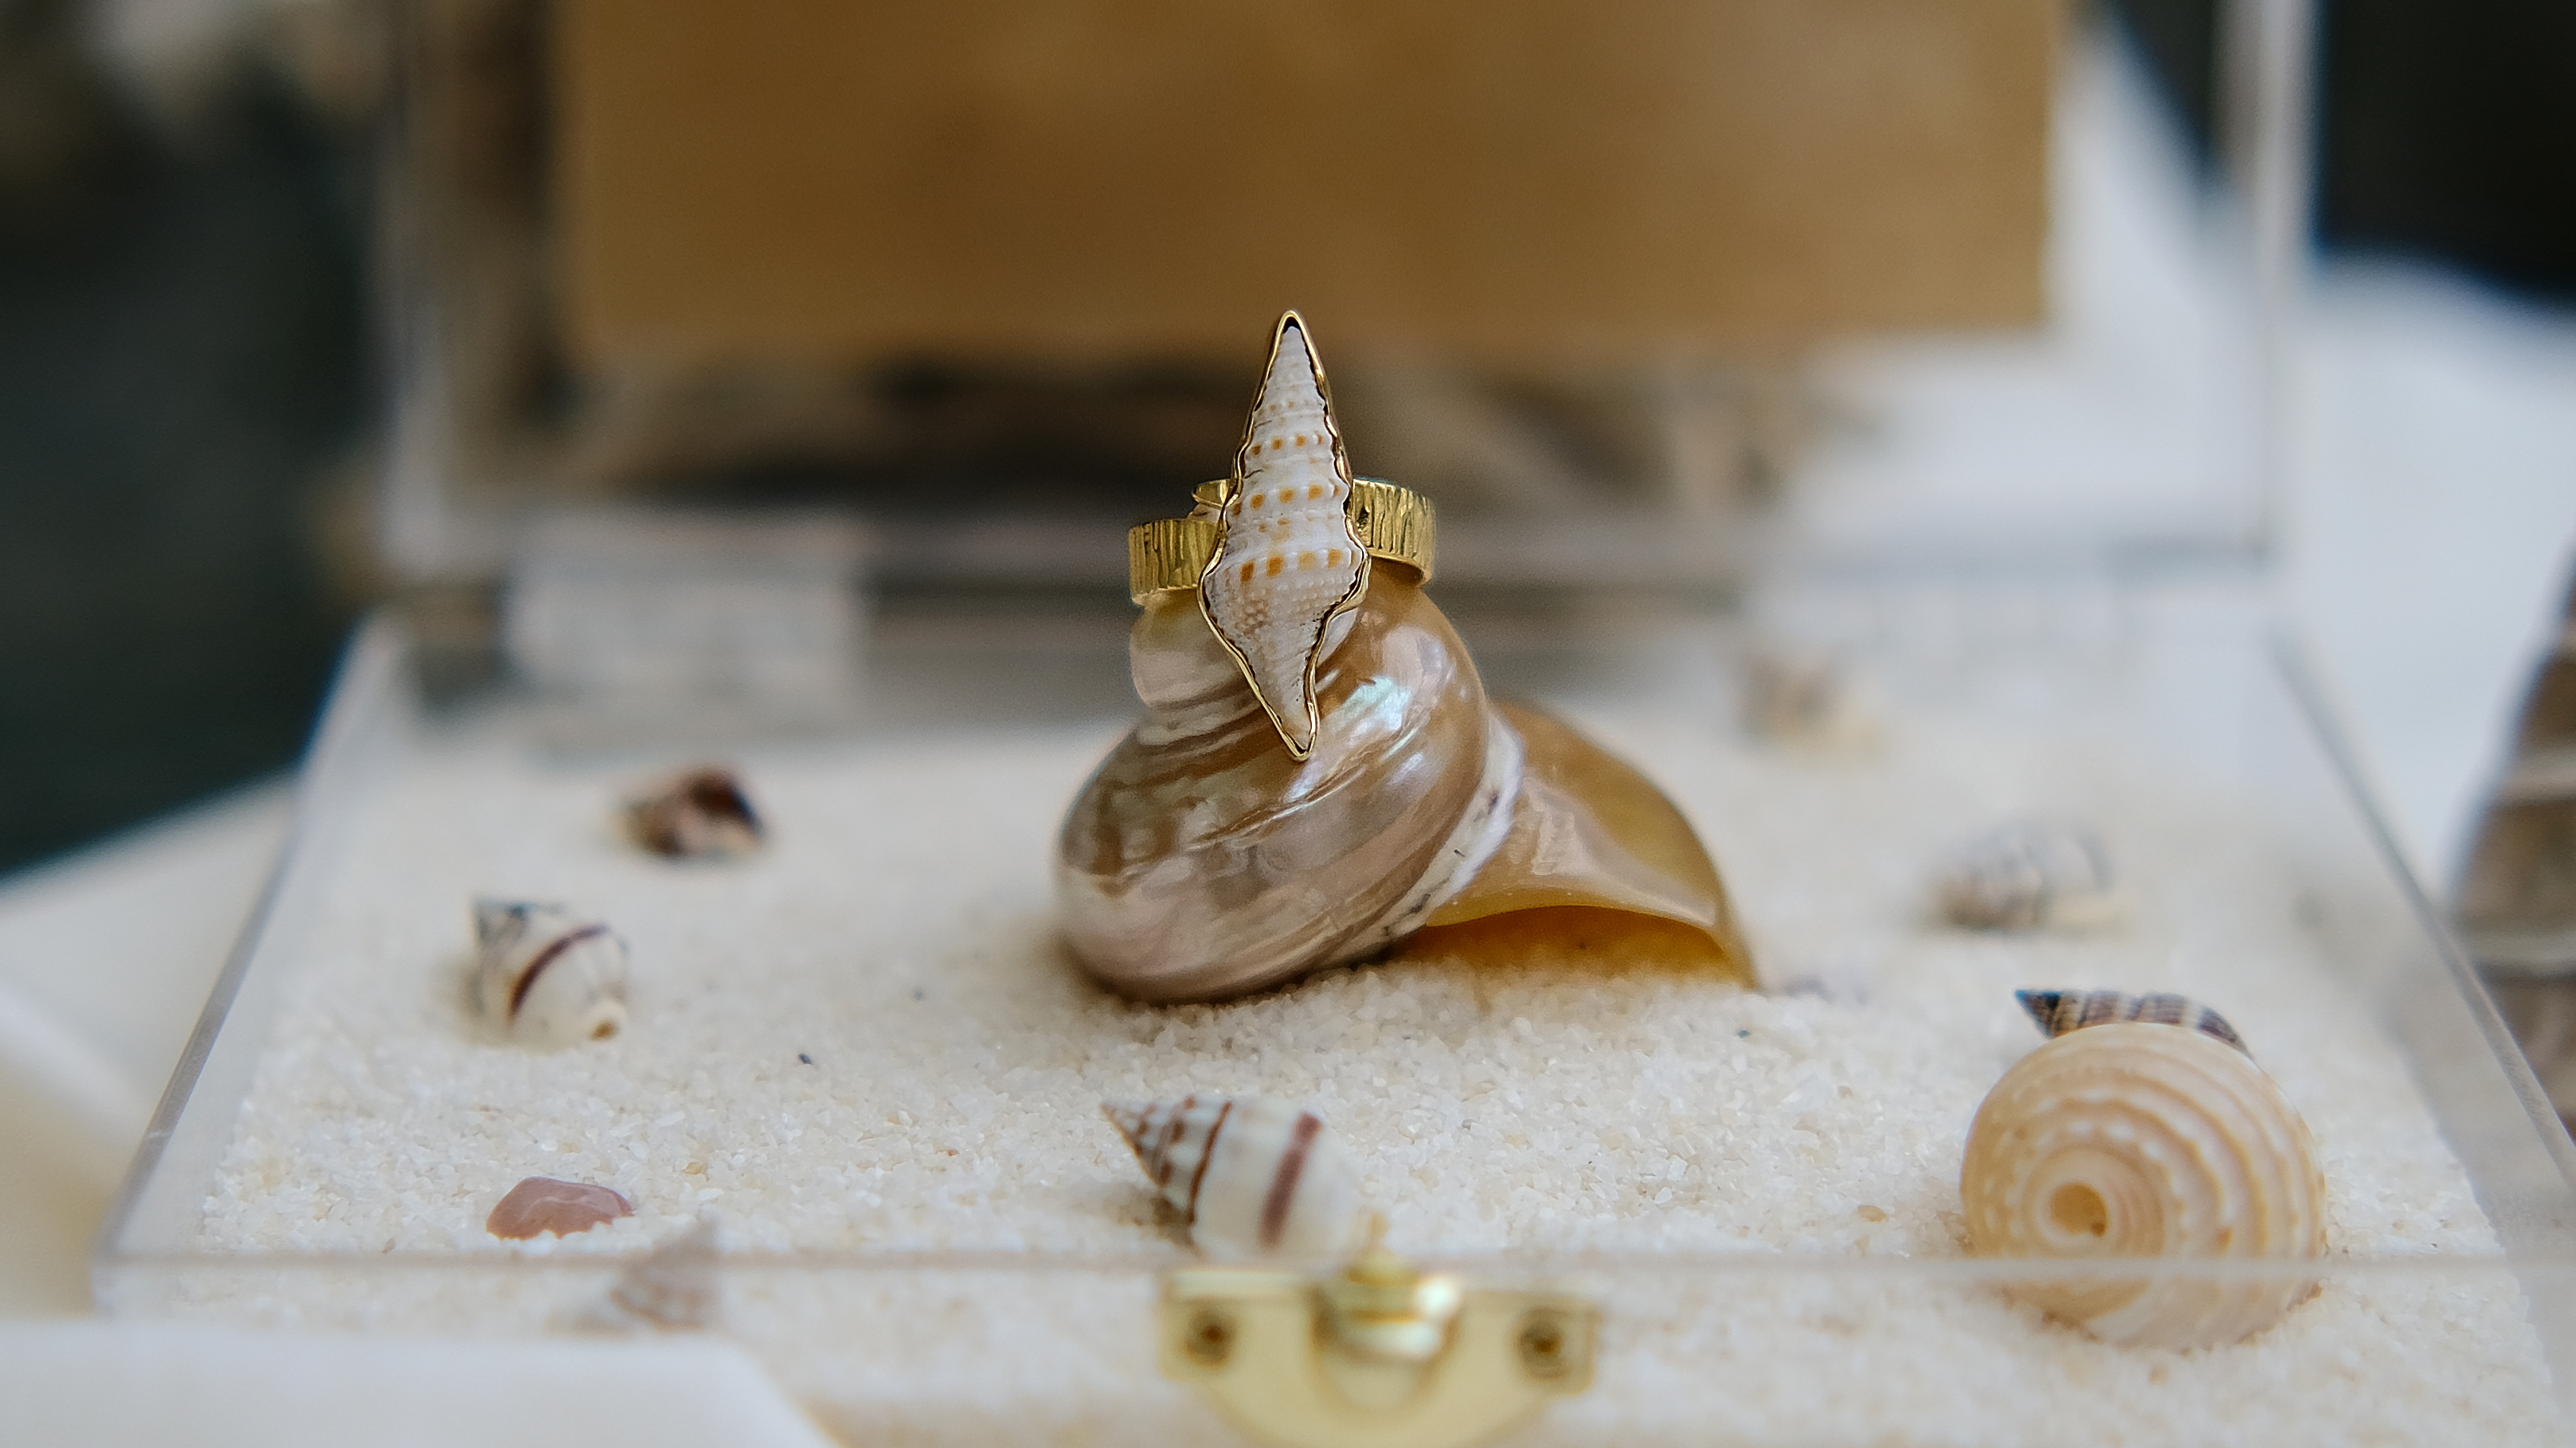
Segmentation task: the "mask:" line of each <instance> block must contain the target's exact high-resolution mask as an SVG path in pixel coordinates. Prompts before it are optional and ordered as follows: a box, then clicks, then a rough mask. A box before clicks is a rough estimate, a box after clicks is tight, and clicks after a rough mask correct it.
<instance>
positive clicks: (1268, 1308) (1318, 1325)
mask: <svg viewBox="0 0 2576 1448" xmlns="http://www.w3.org/2000/svg"><path fill="white" fill-rule="evenodd" d="M1599 1322H1600V1314H1599V1312H1598V1311H1597V1310H1596V1309H1595V1308H1594V1307H1593V1306H1592V1304H1591V1303H1589V1302H1586V1301H1584V1300H1582V1299H1580V1298H1576V1297H1569V1296H1565V1295H1563V1294H1559V1293H1550V1292H1508V1291H1491V1290H1483V1289H1478V1288H1473V1287H1469V1286H1467V1285H1465V1284H1463V1283H1461V1282H1460V1281H1459V1280H1458V1279H1457V1278H1455V1277H1452V1276H1449V1275H1446V1274H1432V1273H1421V1272H1417V1271H1415V1270H1414V1269H1413V1268H1412V1267H1410V1266H1408V1265H1407V1264H1406V1263H1405V1262H1404V1261H1403V1260H1402V1259H1400V1258H1398V1257H1396V1256H1395V1255H1394V1254H1393V1253H1390V1252H1387V1251H1385V1250H1383V1249H1381V1248H1376V1247H1372V1248H1370V1249H1369V1250H1368V1251H1367V1252H1365V1253H1363V1254H1361V1256H1360V1258H1359V1259H1358V1260H1357V1261H1355V1262H1353V1263H1352V1264H1351V1265H1350V1266H1349V1267H1347V1268H1345V1269H1343V1270H1342V1271H1340V1272H1338V1273H1335V1274H1333V1275H1332V1276H1330V1277H1326V1278H1322V1279H1320V1280H1319V1279H1316V1278H1313V1277H1309V1276H1306V1275H1303V1274H1300V1273H1296V1272H1284V1271H1279V1270H1276V1269H1270V1268H1254V1267H1193V1268H1186V1269H1183V1270H1181V1271H1178V1272H1174V1273H1172V1274H1170V1275H1169V1276H1167V1277H1165V1278H1164V1279H1163V1304H1162V1350H1161V1357H1162V1366H1163V1373H1164V1375H1165V1376H1167V1377H1170V1378H1172V1379H1174V1380H1176V1381H1179V1382H1184V1383H1191V1384H1195V1385H1196V1386H1197V1387H1198V1388H1199V1389H1200V1390H1201V1391H1203V1392H1205V1393H1206V1394H1207V1395H1208V1397H1209V1399H1210V1400H1212V1401H1213V1402H1214V1403H1215V1404H1216V1407H1217V1410H1218V1411H1219V1412H1221V1413H1223V1414H1224V1415H1225V1416H1226V1417H1227V1418H1228V1419H1229V1420H1231V1421H1232V1422H1233V1423H1234V1424H1235V1426H1236V1427H1239V1428H1241V1429H1242V1430H1243V1431H1245V1432H1246V1433H1249V1434H1251V1435H1252V1436H1253V1437H1255V1438H1258V1439H1260V1440H1261V1441H1263V1442H1265V1443H1269V1444H1273V1445H1276V1448H1466V1445H1468V1444H1472V1443H1478V1442H1481V1441H1483V1440H1484V1439H1486V1438H1489V1437H1492V1436H1493V1435H1494V1434H1496V1433H1499V1432H1501V1431H1502V1430H1503V1429H1505V1428H1508V1427H1510V1426H1512V1425H1513V1424H1514V1423H1517V1422H1519V1421H1520V1420H1522V1419H1523V1418H1526V1417H1528V1416H1529V1415H1530V1414H1532V1413H1534V1412H1536V1411H1537V1410H1538V1409H1539V1408H1540V1407H1541V1406H1542V1405H1543V1404H1544V1403H1545V1402H1546V1401H1547V1400H1548V1399H1549V1398H1561V1397H1572V1396H1573V1395H1575V1394H1577V1393H1580V1392H1582V1391H1583V1390H1584V1389H1586V1388H1588V1387H1590V1386H1591V1385H1592V1358H1593V1344H1594V1341H1595V1338H1596V1336H1597V1332H1598V1327H1599Z"/></svg>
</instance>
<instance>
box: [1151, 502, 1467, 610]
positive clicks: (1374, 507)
mask: <svg viewBox="0 0 2576 1448" xmlns="http://www.w3.org/2000/svg"><path fill="white" fill-rule="evenodd" d="M1229 486H1231V484H1230V483H1228V482H1226V481H1224V480H1220V481H1217V482H1212V483H1201V484H1200V485H1199V488H1198V497H1199V500H1200V501H1201V502H1203V503H1208V504H1212V505H1213V504H1216V503H1218V502H1219V501H1220V500H1222V499H1223V497H1224V495H1225V491H1226V489H1227V488H1228V487H1229ZM1351 522H1352V523H1353V524H1354V525H1355V526H1356V527H1357V528H1358V529H1359V534H1360V541H1361V542H1362V543H1364V544H1366V545H1367V546H1368V551H1369V553H1370V555H1371V556H1372V557H1376V558H1382V559H1384V560H1386V561H1387V562H1389V563H1400V564H1403V565H1404V566H1405V567H1407V568H1410V569H1412V570H1413V571H1414V572H1416V573H1419V574H1421V575H1422V581H1423V582H1425V583H1428V582H1430V581H1431V546H1432V528H1433V523H1434V517H1433V513H1432V509H1431V500H1430V499H1429V498H1426V497H1424V496H1422V495H1421V494H1420V493H1417V492H1415V491H1413V490H1412V489H1411V488H1405V487H1398V486H1397V485H1395V484H1394V483H1390V482H1386V481H1383V480H1381V479H1378V478H1355V479H1353V480H1352V482H1351ZM1221 531H1222V529H1221V528H1220V526H1219V525H1218V522H1217V520H1216V519H1215V518H1213V517H1202V516H1200V515H1198V514H1196V513H1193V514H1191V515H1190V516H1189V517H1186V518H1157V519H1155V520H1154V521H1153V522H1151V523H1139V524H1137V525H1136V526H1135V527H1133V528H1130V529H1128V530H1127V596H1128V597H1129V598H1131V599H1133V600H1135V601H1136V602H1138V603H1143V602H1144V601H1145V600H1146V599H1148V598H1151V597H1153V596H1154V595H1155V594H1158V593H1171V592H1176V591H1179V590H1183V589H1192V588H1196V587H1198V586H1199V575H1201V574H1203V573H1205V572H1207V566H1208V560H1209V559H1211V558H1214V557H1215V556H1216V549H1217V539H1218V535H1219V533H1220V532H1221Z"/></svg>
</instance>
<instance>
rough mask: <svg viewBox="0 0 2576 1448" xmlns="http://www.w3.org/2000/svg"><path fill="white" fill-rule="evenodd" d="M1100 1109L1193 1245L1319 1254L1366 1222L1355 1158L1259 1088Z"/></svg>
mask: <svg viewBox="0 0 2576 1448" xmlns="http://www.w3.org/2000/svg"><path fill="white" fill-rule="evenodd" d="M1100 1109H1101V1111H1102V1113H1103V1114H1104V1115H1106V1116H1107V1117H1108V1118H1109V1120H1110V1122H1111V1124H1113V1125H1115V1126H1116V1127H1117V1128H1118V1134H1119V1135H1120V1136H1123V1137H1125V1138H1126V1140H1127V1145H1128V1147H1129V1148H1130V1149H1132V1150H1133V1151H1134V1152H1135V1153H1136V1161H1137V1164H1138V1165H1140V1166H1142V1167H1143V1168H1144V1169H1145V1175H1146V1176H1148V1177H1150V1178H1152V1179H1153V1182H1154V1188H1155V1190H1156V1191H1157V1192H1158V1193H1159V1194H1160V1195H1161V1196H1162V1198H1163V1200H1164V1201H1166V1202H1168V1203H1170V1204H1171V1205H1172V1206H1173V1207H1174V1208H1175V1209H1177V1210H1178V1211H1179V1212H1180V1213H1181V1215H1182V1218H1183V1219H1184V1220H1185V1221H1187V1222H1188V1223H1189V1227H1190V1241H1191V1242H1192V1243H1194V1244H1196V1245H1197V1246H1198V1247H1199V1248H1200V1249H1201V1250H1202V1251H1205V1252H1209V1253H1211V1254H1214V1255H1217V1256H1226V1257H1271V1256H1276V1257H1300V1258H1325V1257H1335V1256H1339V1255H1341V1254H1342V1253H1345V1252H1348V1251H1350V1250H1351V1249H1352V1248H1354V1247H1356V1246H1357V1245H1358V1244H1359V1242H1360V1240H1361V1236H1362V1234H1363V1232H1364V1231H1365V1228H1366V1225H1367V1223H1366V1220H1365V1218H1364V1216H1363V1215H1362V1210H1361V1192H1360V1174H1359V1168H1358V1165H1357V1164H1356V1163H1354V1162H1353V1161H1352V1160H1351V1156H1350V1153H1349V1151H1348V1150H1346V1149H1345V1148H1344V1147H1343V1146H1342V1143H1341V1139H1340V1138H1338V1137H1336V1136H1334V1135H1333V1133H1332V1131H1331V1129H1330V1128H1328V1127H1326V1126H1325V1125H1324V1121H1323V1118H1321V1117H1319V1116H1317V1115H1316V1114H1315V1113H1313V1112H1311V1111H1308V1110H1306V1109H1304V1108H1303V1107H1300V1106H1298V1105H1296V1104H1294V1103H1292V1102H1287V1101H1279V1100H1275V1099H1273V1098H1271V1097H1267V1096H1236V1097H1199V1096H1184V1097H1182V1098H1181V1099H1180V1100H1178V1101H1152V1102H1145V1101H1139V1102H1115V1101H1112V1102H1104V1103H1102V1105H1101V1108H1100Z"/></svg>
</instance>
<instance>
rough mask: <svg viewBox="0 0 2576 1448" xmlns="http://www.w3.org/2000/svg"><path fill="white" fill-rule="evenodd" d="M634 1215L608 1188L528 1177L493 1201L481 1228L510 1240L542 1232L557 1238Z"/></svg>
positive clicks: (624, 1201) (514, 1240)
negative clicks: (495, 1201)
mask: <svg viewBox="0 0 2576 1448" xmlns="http://www.w3.org/2000/svg"><path fill="white" fill-rule="evenodd" d="M633 1215H635V1207H634V1204H633V1203H631V1202H629V1201H627V1200H626V1198H625V1197H624V1196H622V1195H620V1194H619V1193H617V1192H615V1191H612V1190H610V1189H609V1188H607V1187H603V1186H595V1185H593V1184H591V1183H589V1182H567V1181H558V1180H556V1179H555V1178H553V1177H529V1178H527V1179H526V1180H525V1181H522V1182H520V1183H519V1184H518V1185H517V1186H514V1187H512V1188H510V1190H509V1192H508V1194H506V1195H505V1196H503V1197H502V1198H501V1200H500V1201H499V1202H498V1203H496V1204H494V1206H493V1208H492V1214H491V1215H490V1216H488V1217H485V1218H484V1219H483V1230H484V1231H486V1232H489V1233H491V1234H492V1235H493V1236H495V1237H499V1238H501V1239H502V1240H504V1241H509V1242H525V1241H527V1240H528V1239H530V1238H532V1237H535V1236H537V1235H539V1234H541V1233H546V1232H551V1233H553V1234H554V1235H556V1236H558V1237H565V1236H570V1235H571V1234H573V1233H575V1232H587V1231H589V1230H590V1229H591V1228H593V1227H596V1226H598V1225H599V1224H600V1223H602V1222H613V1221H615V1220H617V1219H618V1218H619V1217H631V1216H633Z"/></svg>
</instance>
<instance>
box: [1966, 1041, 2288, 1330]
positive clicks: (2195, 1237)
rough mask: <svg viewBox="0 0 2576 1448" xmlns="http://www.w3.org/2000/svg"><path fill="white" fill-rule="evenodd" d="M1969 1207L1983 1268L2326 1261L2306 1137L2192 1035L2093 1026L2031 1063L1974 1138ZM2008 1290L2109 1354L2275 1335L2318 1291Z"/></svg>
mask: <svg viewBox="0 0 2576 1448" xmlns="http://www.w3.org/2000/svg"><path fill="white" fill-rule="evenodd" d="M1959 1194H1960V1197H1961V1200H1962V1202H1963V1204H1964V1206H1965V1209H1966V1218H1967V1230H1968V1237H1969V1242H1970V1249H1971V1250H1972V1251H1973V1252H1974V1253H1975V1254H1976V1255H1978V1256H1982V1257H2014V1258H2034V1259H2040V1260H2047V1261H2060V1262H2066V1261H2075V1262H2081V1261H2096V1260H2107V1259H2121V1258H2126V1259H2138V1258H2174V1259H2192V1260H2195V1261H2201V1262H2243V1263H2249V1264H2251V1263H2261V1262H2276V1263H2277V1262H2300V1261H2308V1260H2312V1259H2314V1258H2317V1257H2320V1256H2322V1255H2324V1252H2325V1244H2326V1239H2325V1179H2324V1177H2323V1175H2322V1174H2321V1173H2320V1172H2319V1171H2318V1169H2317V1160H2316V1147H2315V1144H2314V1143H2313V1141H2312V1140H2311V1139H2310V1137H2309V1135H2308V1128H2307V1124H2306V1123H2305V1122H2304V1121H2302V1120H2301V1119H2300V1117H2299V1113H2298V1112H2297V1111H2296V1110H2295V1109H2294V1108H2292V1107H2291V1105H2290V1102H2289V1099H2288V1098H2287V1097H2285V1096H2283V1095H2282V1094H2281V1089H2280V1087H2279V1086H2277V1085H2276V1084H2274V1082H2273V1081H2272V1078H2271V1077H2269V1076H2267V1075H2265V1074H2264V1072H2263V1069H2262V1068H2261V1067H2259V1066H2257V1065H2255V1064H2254V1061H2253V1059H2252V1058H2251V1057H2249V1056H2247V1055H2246V1054H2245V1052H2244V1051H2242V1050H2240V1049H2238V1048H2237V1047H2235V1046H2232V1045H2230V1044H2228V1043H2227V1042H2226V1041H2223V1040H2221V1039H2219V1038H2218V1037H2216V1036H2213V1035H2210V1034H2208V1033H2206V1032H2204V1031H2199V1030H2194V1029H2191V1028H2190V1027H2188V1026H2181V1025H2159V1024H2149V1023H2145V1022H2137V1021H2121V1022H2114V1023H2112V1024H2108V1025H2094V1026H2086V1027H2084V1028H2082V1029H2080V1030H2073V1031H2069V1032H2068V1033H2067V1034H2065V1035H2061V1036H2058V1037H2057V1038H2055V1039H2053V1040H2051V1041H2049V1042H2048V1043H2047V1044H2046V1045H2043V1046H2041V1047H2040V1048H2039V1049H2038V1050H2036V1051H2033V1052H2031V1053H2030V1054H2029V1055H2028V1056H2025V1057H2023V1058H2022V1059H2021V1060H2020V1061H2019V1062H2017V1063H2015V1064H2014V1066H2013V1068H2012V1069H2011V1070H2009V1071H2007V1072H2005V1073H2004V1077H2003V1079H2002V1080H2001V1081H1999V1082H1997V1083H1996V1084H1995V1088H1994V1090H1993V1091H1992V1092H1991V1093H1989V1094H1988V1095H1987V1097H1986V1100H1985V1104H1984V1105H1983V1106H1981V1107H1980V1108H1979V1109H1978V1111H1977V1118H1976V1122H1975V1124H1974V1125H1973V1126H1971V1127H1970V1128H1969V1132H1968V1148H1967V1155H1966V1159H1965V1161H1964V1163H1963V1164H1962V1166H1961V1168H1960V1173H1959ZM2012 1290H2013V1293H2014V1295H2015V1296H2016V1297H2018V1298H2020V1299H2021V1300H2024V1301H2027V1302H2030V1303H2032V1304H2034V1305H2036V1306H2038V1307H2039V1308H2041V1309H2042V1310H2044V1311H2046V1312H2047V1313H2048V1314H2049V1315H2051V1316H2053V1317H2056V1318H2059V1319H2061V1320H2063V1321H2066V1322H2071V1323H2075V1324H2078V1325H2080V1326H2082V1327H2083V1328H2085V1329H2086V1330H2087V1331H2090V1332H2091V1333H2093V1334H2094V1335H2095V1336H2096V1337H2100V1338H2102V1339H2104V1340H2106V1341H2109V1342H2120V1343H2137V1344H2141V1345H2147V1346H2158V1347H2213V1346H2218V1345H2220V1344H2224V1343H2231V1342H2235V1341H2237V1340H2238V1339H2240V1338H2243V1337H2246V1336H2248V1335H2250V1334H2252V1333H2256V1332H2260V1331H2262V1330H2263V1329H2264V1328H2266V1327H2268V1326H2270V1325H2271V1324H2272V1323H2274V1322H2275V1321H2277V1320H2279V1318H2280V1316H2281V1315H2282V1314H2283V1313H2284V1312H2287V1311H2288V1310H2289V1309H2290V1308H2291V1307H2292V1306H2293V1305H2294V1304H2296V1303H2297V1302H2298V1301H2299V1300H2300V1299H2302V1298H2304V1297H2306V1296H2307V1295H2308V1294H2309V1293H2310V1292H2311V1291H2312V1290H2313V1282H2312V1279H2310V1278H2309V1277H2308V1276H2306V1275H2304V1274H2301V1273H2298V1272H2295V1271H2278V1270H2275V1271H2271V1272H2261V1271H2255V1272H2251V1273H2248V1274H2245V1275H2215V1274H2206V1273H2199V1274H2196V1273H2189V1272H2185V1273H2173V1274H2152V1273H2149V1274H2141V1273H2138V1272H2135V1271H2132V1272H2130V1273H2127V1274H2124V1275H2116V1276H2103V1277H2069V1278H2049V1279H2033V1280H2030V1281H2028V1282H2025V1283H2022V1284H2019V1285H2016V1286H2015V1287H2014V1288H2013V1289H2012Z"/></svg>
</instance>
